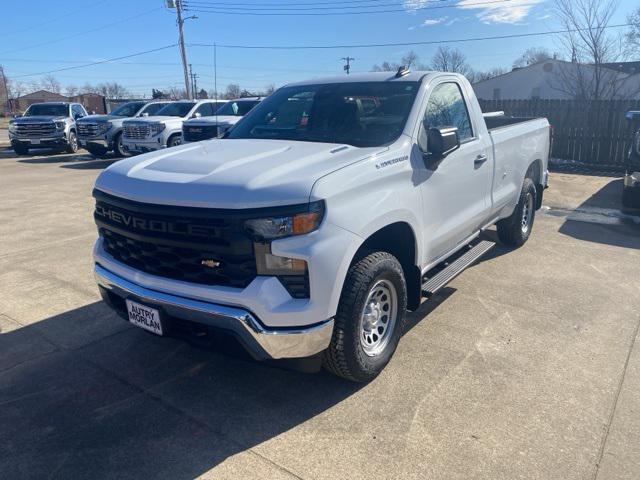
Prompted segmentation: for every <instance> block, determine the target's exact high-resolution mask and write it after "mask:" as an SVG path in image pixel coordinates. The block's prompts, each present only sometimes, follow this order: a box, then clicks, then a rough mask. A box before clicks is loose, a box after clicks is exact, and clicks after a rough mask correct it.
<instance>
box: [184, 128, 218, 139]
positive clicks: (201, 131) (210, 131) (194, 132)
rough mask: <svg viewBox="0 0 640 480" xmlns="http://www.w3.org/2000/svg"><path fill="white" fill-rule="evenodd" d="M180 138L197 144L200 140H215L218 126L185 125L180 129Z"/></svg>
mask: <svg viewBox="0 0 640 480" xmlns="http://www.w3.org/2000/svg"><path fill="white" fill-rule="evenodd" d="M182 136H183V138H184V140H185V141H187V142H199V141H200V140H208V139H210V138H215V137H217V136H218V126H217V125H206V126H201V125H198V126H195V125H193V126H191V125H189V126H187V125H185V126H184V128H183V129H182Z"/></svg>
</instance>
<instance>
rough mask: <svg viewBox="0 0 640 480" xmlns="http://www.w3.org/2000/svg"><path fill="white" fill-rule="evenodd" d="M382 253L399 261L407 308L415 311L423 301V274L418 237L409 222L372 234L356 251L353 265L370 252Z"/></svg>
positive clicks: (389, 225)
mask: <svg viewBox="0 0 640 480" xmlns="http://www.w3.org/2000/svg"><path fill="white" fill-rule="evenodd" d="M372 251H382V252H387V253H390V254H391V255H393V256H394V257H396V258H397V259H398V261H399V262H400V265H401V266H402V270H403V272H404V277H405V281H406V282H407V308H408V309H409V310H415V309H416V308H418V306H419V305H420V300H421V287H422V285H421V282H420V280H421V272H420V268H419V267H418V265H417V264H418V261H417V258H418V257H417V255H418V244H417V237H416V235H415V232H414V230H413V228H412V227H411V225H409V223H407V222H403V221H400V222H394V223H390V224H388V225H385V226H384V227H382V228H380V229H378V230H376V231H375V232H373V233H371V234H370V235H369V236H368V237H367V238H366V239H365V241H364V242H363V243H362V244H361V245H360V247H359V248H358V250H357V251H356V253H355V255H354V257H353V259H352V260H351V263H352V264H353V263H354V262H356V261H357V260H359V259H360V258H362V257H363V256H365V255H366V254H367V253H368V252H372Z"/></svg>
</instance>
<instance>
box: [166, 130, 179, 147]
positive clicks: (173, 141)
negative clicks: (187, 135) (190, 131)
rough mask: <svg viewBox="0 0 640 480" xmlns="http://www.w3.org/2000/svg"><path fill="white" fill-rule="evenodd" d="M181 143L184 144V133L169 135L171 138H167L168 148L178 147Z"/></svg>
mask: <svg viewBox="0 0 640 480" xmlns="http://www.w3.org/2000/svg"><path fill="white" fill-rule="evenodd" d="M181 144H182V134H180V133H174V134H173V135H171V136H170V137H169V140H167V148H171V147H177V146H178V145H181Z"/></svg>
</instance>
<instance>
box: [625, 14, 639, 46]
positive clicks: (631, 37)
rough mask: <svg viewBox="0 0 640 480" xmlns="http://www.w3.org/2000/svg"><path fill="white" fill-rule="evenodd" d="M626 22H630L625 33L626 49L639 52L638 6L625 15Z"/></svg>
mask: <svg viewBox="0 0 640 480" xmlns="http://www.w3.org/2000/svg"><path fill="white" fill-rule="evenodd" d="M627 23H630V24H631V26H630V27H629V31H628V32H627V34H626V39H627V47H628V50H629V51H630V52H631V53H636V54H640V7H638V8H636V9H635V10H634V11H632V12H631V13H630V14H629V15H628V16H627Z"/></svg>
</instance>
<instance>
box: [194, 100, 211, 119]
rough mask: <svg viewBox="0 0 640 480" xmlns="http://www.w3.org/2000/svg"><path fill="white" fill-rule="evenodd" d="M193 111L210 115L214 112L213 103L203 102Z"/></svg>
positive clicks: (205, 115)
mask: <svg viewBox="0 0 640 480" xmlns="http://www.w3.org/2000/svg"><path fill="white" fill-rule="evenodd" d="M195 113H199V114H200V115H202V116H203V117H207V116H208V117H210V116H211V115H213V114H214V109H213V103H203V104H202V105H200V106H199V107H198V108H197V109H196V111H195Z"/></svg>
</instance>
